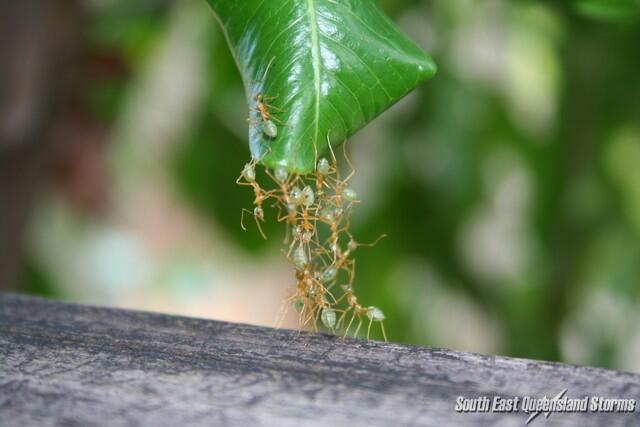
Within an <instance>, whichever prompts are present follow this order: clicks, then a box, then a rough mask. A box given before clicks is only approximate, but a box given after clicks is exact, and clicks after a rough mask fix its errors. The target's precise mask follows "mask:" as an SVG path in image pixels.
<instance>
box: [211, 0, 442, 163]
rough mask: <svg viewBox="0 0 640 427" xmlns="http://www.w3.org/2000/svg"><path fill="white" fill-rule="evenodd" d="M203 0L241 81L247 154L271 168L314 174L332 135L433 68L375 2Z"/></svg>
mask: <svg viewBox="0 0 640 427" xmlns="http://www.w3.org/2000/svg"><path fill="white" fill-rule="evenodd" d="M208 1H209V3H210V5H211V6H212V8H213V10H214V12H215V14H216V16H217V18H218V20H219V21H220V24H221V25H222V28H223V31H224V33H225V35H226V37H227V41H228V42H229V45H230V47H231V50H232V52H233V54H234V57H235V59H236V63H237V65H238V68H239V70H240V72H241V74H242V78H243V81H244V85H245V91H246V95H247V102H248V104H249V109H250V111H251V112H250V120H249V142H250V147H251V153H252V156H253V157H254V158H257V159H260V160H261V161H262V163H263V164H265V165H266V166H268V167H276V166H284V167H285V168H287V169H288V170H289V171H291V172H299V173H308V172H311V171H312V170H313V168H314V163H315V159H316V158H317V157H318V156H320V155H322V154H324V153H325V152H326V151H327V144H328V142H329V141H330V143H331V144H332V146H333V145H338V144H340V143H342V142H344V140H345V139H346V138H348V137H349V136H351V135H352V134H353V133H354V132H356V131H357V130H358V129H360V128H361V127H363V126H364V125H366V124H367V123H368V122H370V121H371V120H373V119H374V118H375V117H376V116H378V115H379V114H380V113H382V112H383V111H385V110H386V109H387V108H389V107H390V106H391V105H393V104H394V103H395V102H397V101H398V100H399V99H400V98H402V97H403V96H405V95H406V94H407V93H409V92H410V91H411V90H413V89H414V88H415V87H416V86H417V85H419V84H420V83H421V82H423V81H424V80H426V79H428V78H429V77H431V76H433V75H434V74H435V71H436V66H435V63H434V62H433V61H432V60H431V58H430V57H429V56H428V55H426V54H425V53H424V52H423V51H422V50H421V49H420V48H418V47H417V46H416V45H415V44H414V43H413V42H412V41H410V40H409V39H408V38H407V37H406V36H405V35H403V34H402V33H401V32H400V31H399V30H398V29H397V28H396V26H395V25H394V24H393V23H392V22H391V21H390V20H389V19H388V18H387V17H386V16H385V15H384V13H383V12H382V11H381V10H380V9H379V7H378V6H377V5H376V3H375V2H374V1H371V0H242V1H238V0H208ZM260 96H262V97H264V101H263V106H264V111H266V113H267V115H266V116H265V115H261V114H260V112H259V111H258V107H259V105H260V102H259V99H260ZM265 118H269V119H270V120H271V121H273V122H274V123H275V124H276V126H277V135H276V136H275V138H270V137H268V136H267V135H266V134H265V132H263V127H262V124H263V123H264V119H265Z"/></svg>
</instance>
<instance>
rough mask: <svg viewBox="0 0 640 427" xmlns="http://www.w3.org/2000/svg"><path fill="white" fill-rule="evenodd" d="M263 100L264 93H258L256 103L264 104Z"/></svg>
mask: <svg viewBox="0 0 640 427" xmlns="http://www.w3.org/2000/svg"><path fill="white" fill-rule="evenodd" d="M263 99H264V97H263V96H262V92H258V93H256V102H262V100H263Z"/></svg>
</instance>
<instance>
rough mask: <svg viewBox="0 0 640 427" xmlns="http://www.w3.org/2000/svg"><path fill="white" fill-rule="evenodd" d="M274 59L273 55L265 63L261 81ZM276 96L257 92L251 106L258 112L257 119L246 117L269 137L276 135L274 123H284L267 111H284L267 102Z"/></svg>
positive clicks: (276, 130)
mask: <svg viewBox="0 0 640 427" xmlns="http://www.w3.org/2000/svg"><path fill="white" fill-rule="evenodd" d="M274 59H275V56H274V57H273V58H271V60H270V61H269V64H267V68H266V69H265V71H264V75H263V77H262V81H263V82H264V80H265V79H266V77H267V73H268V72H269V69H270V68H271V65H272V64H273V61H274ZM276 98H277V96H265V95H264V94H263V93H262V92H258V93H257V94H256V95H255V96H254V97H253V100H254V101H255V106H254V107H252V111H255V112H257V113H258V116H259V120H258V121H256V120H255V119H252V118H249V119H248V120H249V122H250V123H253V124H259V125H260V127H261V130H262V133H263V134H264V135H265V136H266V137H267V138H269V139H275V138H276V137H277V136H278V127H277V126H276V123H279V124H284V123H283V122H282V121H281V120H279V119H278V118H276V117H274V116H273V114H271V112H270V111H269V110H273V111H276V112H286V110H284V109H282V108H278V107H275V106H273V105H270V104H268V103H267V102H268V101H271V100H273V99H276Z"/></svg>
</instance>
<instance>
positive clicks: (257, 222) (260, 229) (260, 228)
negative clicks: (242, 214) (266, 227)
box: [253, 215, 267, 240]
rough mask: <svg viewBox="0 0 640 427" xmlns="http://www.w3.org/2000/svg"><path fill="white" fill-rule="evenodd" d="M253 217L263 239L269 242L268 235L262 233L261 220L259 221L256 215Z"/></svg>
mask: <svg viewBox="0 0 640 427" xmlns="http://www.w3.org/2000/svg"><path fill="white" fill-rule="evenodd" d="M253 217H254V218H255V220H256V225H257V226H258V231H260V235H261V236H262V238H263V239H264V240H267V235H266V234H264V231H262V226H261V225H260V220H259V219H258V217H257V216H255V215H253Z"/></svg>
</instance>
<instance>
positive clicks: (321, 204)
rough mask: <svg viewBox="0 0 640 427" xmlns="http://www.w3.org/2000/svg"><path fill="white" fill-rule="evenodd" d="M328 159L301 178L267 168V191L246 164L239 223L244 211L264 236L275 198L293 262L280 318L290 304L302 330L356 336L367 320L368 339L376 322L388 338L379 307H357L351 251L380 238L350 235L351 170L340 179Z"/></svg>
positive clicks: (353, 200) (286, 250) (354, 196)
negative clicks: (361, 239) (250, 202)
mask: <svg viewBox="0 0 640 427" xmlns="http://www.w3.org/2000/svg"><path fill="white" fill-rule="evenodd" d="M255 101H256V103H257V104H261V103H262V102H263V101H264V97H263V95H262V94H261V93H258V94H256V95H255ZM332 154H333V152H332ZM332 157H333V161H329V160H327V159H326V158H324V157H323V158H320V159H319V160H318V161H317V162H316V169H315V171H314V172H313V173H311V174H309V175H304V176H303V175H297V174H290V173H288V172H287V170H286V169H285V168H282V167H278V168H276V169H275V170H268V169H265V173H266V175H267V176H268V177H269V178H270V179H271V181H272V182H271V183H270V187H268V188H269V190H265V189H264V188H263V187H261V186H260V185H259V184H258V183H257V178H256V167H257V162H256V161H252V162H250V163H248V164H246V165H245V166H244V168H243V170H242V173H241V174H240V177H239V178H238V180H237V183H238V184H240V185H245V186H250V187H252V189H253V193H254V194H253V196H254V209H253V211H251V210H249V209H243V211H242V216H241V226H242V228H243V229H244V230H246V228H245V226H244V214H245V213H246V214H249V215H253V217H254V220H255V223H256V225H257V227H258V230H259V232H260V233H261V234H262V236H263V237H264V238H266V236H265V234H264V232H263V230H262V226H261V223H263V222H264V221H265V213H264V207H263V206H265V202H266V201H269V202H273V203H268V205H269V206H273V207H274V208H275V209H276V210H277V211H278V215H277V220H278V221H279V222H283V223H284V224H285V226H286V229H287V238H286V239H285V243H284V244H285V248H284V249H283V252H284V253H285V255H286V257H287V259H288V260H289V262H290V263H291V264H292V266H293V269H294V272H295V274H294V279H295V286H294V287H293V291H292V293H291V295H290V296H289V298H288V299H287V300H286V302H285V308H284V313H283V314H282V316H281V317H282V318H284V315H285V314H286V311H287V310H288V307H289V306H290V305H292V306H293V308H294V309H295V311H296V312H297V313H298V316H299V324H300V327H301V328H304V329H310V330H312V331H318V329H319V325H320V324H321V325H323V326H324V328H326V330H329V331H331V332H338V331H341V332H342V333H343V334H344V335H345V336H346V335H348V334H352V335H354V336H357V335H358V334H359V332H360V330H361V327H362V325H363V322H366V323H367V324H368V327H367V337H369V335H370V332H371V326H372V323H377V324H379V325H380V328H381V331H382V335H383V337H384V339H385V340H386V334H385V331H384V325H383V323H382V321H383V320H384V314H383V313H382V311H381V310H380V309H379V308H377V307H365V306H362V305H360V303H359V302H358V299H357V297H356V295H355V292H354V280H355V259H354V252H355V251H356V249H357V248H358V247H360V246H373V245H375V244H376V243H377V241H378V240H380V238H379V239H378V240H376V241H375V242H373V243H371V244H361V243H358V242H357V241H356V240H355V239H354V237H353V236H352V234H351V232H350V225H351V213H352V210H353V208H354V206H355V205H356V204H357V203H359V200H358V198H357V194H356V192H355V191H354V190H353V189H352V188H351V187H350V186H349V181H350V179H351V177H352V176H353V172H351V173H349V175H348V176H346V177H345V178H342V177H341V175H340V172H339V169H338V167H337V165H336V160H335V156H332ZM345 158H346V155H345ZM347 162H348V158H347ZM349 166H351V163H349ZM351 169H352V170H353V168H351ZM382 237H384V235H383V236H381V238H382ZM282 318H281V319H280V321H282Z"/></svg>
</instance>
